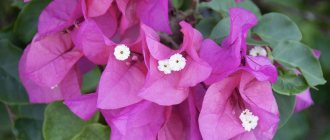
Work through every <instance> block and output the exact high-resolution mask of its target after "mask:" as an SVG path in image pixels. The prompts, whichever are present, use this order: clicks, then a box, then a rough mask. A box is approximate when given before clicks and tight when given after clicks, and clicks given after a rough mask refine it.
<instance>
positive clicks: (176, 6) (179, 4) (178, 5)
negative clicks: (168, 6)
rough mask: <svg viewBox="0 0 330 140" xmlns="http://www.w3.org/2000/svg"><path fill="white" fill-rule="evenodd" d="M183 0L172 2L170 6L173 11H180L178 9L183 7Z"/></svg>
mask: <svg viewBox="0 0 330 140" xmlns="http://www.w3.org/2000/svg"><path fill="white" fill-rule="evenodd" d="M183 2H184V0H172V5H173V6H174V8H175V9H180V7H181V6H182V5H183Z"/></svg>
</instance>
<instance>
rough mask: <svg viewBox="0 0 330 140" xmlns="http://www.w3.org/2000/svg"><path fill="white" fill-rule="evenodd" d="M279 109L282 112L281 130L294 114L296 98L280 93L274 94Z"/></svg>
mask: <svg viewBox="0 0 330 140" xmlns="http://www.w3.org/2000/svg"><path fill="white" fill-rule="evenodd" d="M274 96H275V99H276V103H277V106H278V109H279V111H280V119H281V120H280V124H279V128H281V127H283V126H284V125H285V124H286V123H287V122H288V120H289V119H290V117H291V116H292V114H293V113H294V108H295V104H296V97H295V96H285V95H280V94H278V93H274Z"/></svg>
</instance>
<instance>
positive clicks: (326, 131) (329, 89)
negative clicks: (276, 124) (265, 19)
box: [255, 0, 330, 140]
mask: <svg viewBox="0 0 330 140" xmlns="http://www.w3.org/2000/svg"><path fill="white" fill-rule="evenodd" d="M255 2H256V3H257V5H258V7H259V8H260V9H261V11H262V13H268V12H274V11H277V12H281V13H283V14H285V15H287V16H289V17H290V18H291V19H293V20H294V21H295V22H296V23H297V25H298V27H299V28H300V30H301V32H302V37H303V38H302V42H303V43H305V44H307V45H308V46H310V47H312V48H315V49H318V50H320V51H321V58H320V61H321V66H322V69H323V73H324V76H325V78H326V80H327V81H330V75H329V74H330V1H328V0H256V1H255ZM312 92H313V93H312V97H313V100H314V103H315V104H314V105H313V106H312V107H311V108H309V109H307V110H305V111H303V112H300V113H297V114H295V115H293V117H292V118H291V119H290V120H289V121H288V123H287V124H286V125H285V126H284V127H283V128H281V129H279V131H278V133H277V136H276V137H275V139H276V140H283V139H286V140H287V139H288V140H303V139H320V140H329V139H330V83H329V82H328V83H326V84H325V85H322V86H318V90H312Z"/></svg>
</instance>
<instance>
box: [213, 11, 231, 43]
mask: <svg viewBox="0 0 330 140" xmlns="http://www.w3.org/2000/svg"><path fill="white" fill-rule="evenodd" d="M229 31H230V18H229V17H227V18H224V19H222V20H220V21H219V22H218V23H217V25H215V27H214V28H213V29H212V32H211V35H210V37H211V38H212V39H213V40H215V41H216V42H217V43H220V42H222V40H223V39H224V38H225V37H227V36H228V35H229Z"/></svg>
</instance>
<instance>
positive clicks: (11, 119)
mask: <svg viewBox="0 0 330 140" xmlns="http://www.w3.org/2000/svg"><path fill="white" fill-rule="evenodd" d="M5 107H6V110H7V112H8V114H9V120H10V123H11V124H12V125H14V123H15V122H14V120H15V118H16V116H15V115H14V113H13V112H11V110H10V108H9V106H8V105H6V104H5Z"/></svg>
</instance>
